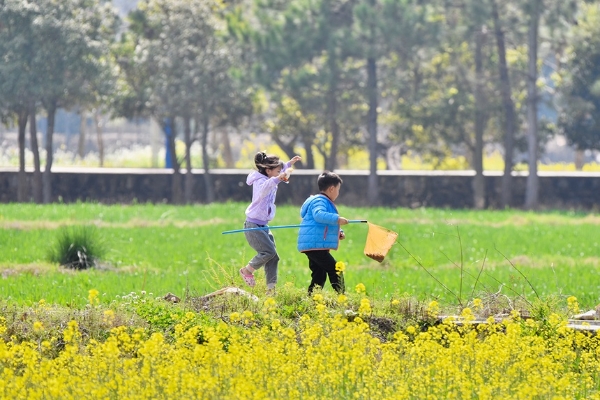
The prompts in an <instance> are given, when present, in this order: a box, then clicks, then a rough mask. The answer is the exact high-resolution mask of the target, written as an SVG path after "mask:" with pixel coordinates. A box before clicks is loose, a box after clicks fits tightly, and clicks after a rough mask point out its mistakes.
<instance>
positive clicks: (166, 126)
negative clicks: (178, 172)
mask: <svg viewBox="0 0 600 400" xmlns="http://www.w3.org/2000/svg"><path fill="white" fill-rule="evenodd" d="M163 130H164V132H165V149H166V154H165V168H173V157H171V135H172V134H173V132H171V120H170V119H169V118H165V119H164V121H163Z"/></svg>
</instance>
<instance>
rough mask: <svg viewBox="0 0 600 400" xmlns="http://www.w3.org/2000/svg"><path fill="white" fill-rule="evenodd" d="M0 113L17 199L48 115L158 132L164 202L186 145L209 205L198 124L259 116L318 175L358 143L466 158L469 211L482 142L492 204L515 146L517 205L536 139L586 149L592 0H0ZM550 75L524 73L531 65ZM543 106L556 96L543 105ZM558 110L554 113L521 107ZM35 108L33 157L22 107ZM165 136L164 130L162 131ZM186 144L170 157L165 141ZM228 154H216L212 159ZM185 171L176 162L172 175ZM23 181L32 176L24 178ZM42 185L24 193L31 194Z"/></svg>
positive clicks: (531, 184)
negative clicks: (499, 152) (492, 151)
mask: <svg viewBox="0 0 600 400" xmlns="http://www.w3.org/2000/svg"><path fill="white" fill-rule="evenodd" d="M0 5H1V6H2V7H1V8H0V58H1V60H2V63H1V64H0V91H1V92H0V113H1V115H2V116H3V119H4V121H5V122H7V121H10V120H13V121H16V124H17V125H18V127H19V146H20V152H21V156H22V157H21V163H20V179H19V182H20V184H19V188H20V189H19V199H21V200H26V199H28V198H30V196H29V195H28V190H27V188H26V184H25V182H26V179H25V178H26V176H25V162H24V159H25V158H24V151H25V150H24V149H25V137H26V130H27V129H26V127H27V123H28V122H29V127H30V138H31V147H32V149H34V159H35V160H36V161H35V163H34V164H35V165H34V169H35V173H34V185H33V188H34V190H33V194H32V197H33V199H34V200H35V201H44V202H49V201H51V193H52V192H51V173H50V171H51V166H52V132H53V124H54V121H53V116H54V113H55V112H56V109H57V108H59V107H63V108H79V109H81V110H91V109H95V110H100V109H103V110H106V111H107V112H110V113H111V114H112V115H113V116H122V117H128V118H131V117H140V116H145V117H152V118H154V119H156V120H157V121H158V122H159V123H160V124H161V125H163V126H165V128H166V129H165V132H172V133H173V134H170V135H167V138H168V140H170V141H171V146H168V148H169V149H170V150H171V152H172V153H171V159H172V160H173V169H174V179H173V180H172V182H173V187H172V196H173V197H172V201H173V202H176V203H179V202H190V201H192V200H193V199H192V192H193V187H192V185H193V179H191V178H192V176H191V167H192V165H191V155H190V149H191V145H192V144H193V143H194V141H196V140H198V141H200V144H201V148H202V160H203V161H202V162H203V165H202V167H203V168H204V170H205V174H204V179H205V180H206V182H205V183H206V185H205V186H206V187H207V188H208V189H207V191H206V197H205V199H204V200H205V201H207V202H210V201H212V200H213V193H212V184H211V176H210V166H211V160H210V155H209V154H208V151H207V148H208V147H207V144H208V140H209V133H210V132H211V131H215V130H218V132H219V136H220V138H221V139H222V143H223V144H224V148H225V153H227V151H228V149H229V138H228V136H227V132H228V130H227V129H222V128H224V127H236V128H238V129H244V127H246V128H247V126H248V124H254V126H256V124H259V126H260V128H261V129H263V130H264V131H266V132H268V133H270V135H271V137H272V138H273V141H274V142H276V143H277V144H278V145H279V146H280V147H281V149H282V150H283V151H284V152H285V153H286V154H287V155H288V156H289V157H291V156H293V155H294V154H296V153H297V150H296V149H297V147H298V146H302V147H303V148H304V150H305V152H306V157H305V159H304V165H305V166H306V167H308V168H315V167H316V166H315V161H314V159H315V157H314V152H315V151H316V152H319V153H320V154H321V155H322V156H323V158H324V160H325V165H324V167H325V168H326V169H329V170H333V169H335V168H336V167H337V165H338V155H339V154H342V153H346V152H349V151H351V150H352V149H354V148H362V147H367V148H368V150H369V154H370V175H369V187H368V195H369V199H370V202H371V203H372V204H374V205H375V204H377V199H378V180H377V174H376V171H377V161H378V159H381V158H382V157H383V158H385V159H386V161H388V162H390V159H391V157H390V154H394V153H396V154H397V153H402V152H404V151H406V150H407V149H414V150H416V151H417V152H419V154H421V155H422V156H424V157H429V158H430V159H431V160H443V159H444V158H445V157H447V156H448V155H450V154H456V153H457V152H459V153H462V154H465V155H466V156H467V159H468V160H469V163H470V165H471V167H472V168H473V169H474V170H475V172H476V176H475V178H474V180H473V188H474V191H473V192H474V199H473V202H474V205H475V206H476V207H478V208H484V207H485V206H486V205H485V193H484V189H485V188H484V180H483V150H484V146H485V145H486V144H496V143H497V144H499V145H501V146H502V147H503V149H504V158H505V166H506V167H505V172H504V178H503V192H502V193H503V198H502V204H503V205H504V206H511V205H514V204H513V201H512V194H511V172H512V168H513V165H514V160H513V157H514V154H515V151H516V150H517V149H522V150H524V151H525V150H526V151H527V154H528V164H529V171H530V174H529V178H528V181H527V195H526V202H525V204H524V206H525V207H526V208H535V207H536V206H537V202H538V197H537V196H538V179H537V161H538V159H539V149H540V146H541V144H542V143H543V141H544V139H545V138H546V137H547V136H548V135H549V134H550V133H553V132H557V131H561V132H562V133H564V134H566V136H567V137H568V138H569V140H570V142H571V144H573V145H575V146H576V147H578V148H579V149H599V148H600V125H599V124H600V122H599V121H600V119H599V117H600V90H599V88H600V80H599V79H600V62H599V61H600V40H599V39H598V38H599V37H600V35H598V34H599V33H600V32H599V31H600V28H599V27H600V24H599V23H598V22H600V21H599V20H598V19H599V18H600V17H599V15H600V12H599V10H600V6H599V5H598V3H597V2H591V3H590V4H588V3H586V2H585V1H584V0H567V1H565V0H519V1H518V0H505V1H502V2H500V1H498V0H432V1H427V2H425V1H421V0H228V1H220V0H206V1H201V2H199V1H192V0H140V2H139V3H138V7H137V9H135V10H134V11H133V12H131V13H130V14H129V15H128V17H127V19H126V20H125V21H120V20H119V18H118V17H117V15H116V14H115V12H114V10H113V9H112V8H111V7H110V4H108V3H106V2H104V1H102V0H61V1H60V2H57V1H55V0H35V1H33V0H0ZM548 70H549V71H550V72H545V73H544V74H541V71H548ZM559 100H560V103H559V102H558V101H559ZM547 101H552V102H553V103H555V104H559V105H560V107H559V110H560V117H559V118H558V120H557V123H556V124H554V125H550V124H547V123H546V122H545V121H543V120H542V121H538V106H539V105H540V104H543V102H547ZM40 111H41V112H45V113H46V114H47V116H48V134H47V137H46V143H45V147H46V154H47V156H46V166H45V169H44V174H43V176H42V174H41V172H40V162H39V159H40V158H39V153H38V152H37V151H36V150H37V148H38V145H37V133H36V132H35V125H36V124H35V116H36V114H37V113H38V112H40ZM178 131H180V132H178ZM177 136H179V137H181V138H182V139H183V141H184V143H185V145H186V151H185V154H184V155H178V154H175V150H174V149H175V145H174V141H175V137H177ZM228 158H230V157H226V159H228ZM184 165H185V167H186V173H185V175H182V174H181V172H180V171H181V170H182V167H183V166H184ZM40 181H43V183H42V184H40ZM40 187H41V188H43V190H42V191H41V193H40V192H38V191H37V190H36V189H37V188H40Z"/></svg>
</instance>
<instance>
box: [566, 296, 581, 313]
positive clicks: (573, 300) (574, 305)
mask: <svg viewBox="0 0 600 400" xmlns="http://www.w3.org/2000/svg"><path fill="white" fill-rule="evenodd" d="M567 307H569V312H570V313H572V314H577V313H579V302H577V297H575V296H569V297H568V298H567Z"/></svg>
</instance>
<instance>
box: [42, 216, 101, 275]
mask: <svg viewBox="0 0 600 400" xmlns="http://www.w3.org/2000/svg"><path fill="white" fill-rule="evenodd" d="M105 252H106V249H105V246H104V242H103V241H102V239H101V237H100V235H99V233H98V230H97V229H96V227H95V226H91V225H79V226H70V227H63V228H61V229H59V230H58V235H57V238H56V240H55V242H54V243H53V244H52V246H51V248H50V250H49V260H50V261H51V262H54V263H59V264H60V265H62V266H64V267H66V268H70V269H75V270H83V269H88V268H92V267H94V266H96V263H97V262H98V261H99V260H100V259H101V258H102V256H103V255H104V254H105Z"/></svg>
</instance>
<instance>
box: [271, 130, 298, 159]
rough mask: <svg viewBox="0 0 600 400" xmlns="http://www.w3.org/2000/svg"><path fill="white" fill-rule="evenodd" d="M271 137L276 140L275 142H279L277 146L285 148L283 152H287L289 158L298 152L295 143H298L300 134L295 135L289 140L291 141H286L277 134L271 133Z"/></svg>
mask: <svg viewBox="0 0 600 400" xmlns="http://www.w3.org/2000/svg"><path fill="white" fill-rule="evenodd" d="M271 138H272V139H273V140H274V141H275V143H276V144H277V146H279V147H281V150H283V152H284V153H285V155H286V157H289V159H292V158H293V157H294V156H295V155H296V152H295V151H294V143H296V140H298V136H297V135H295V136H294V137H293V138H292V139H291V140H290V141H289V143H286V142H284V141H283V140H281V138H280V137H279V136H277V135H271Z"/></svg>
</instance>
